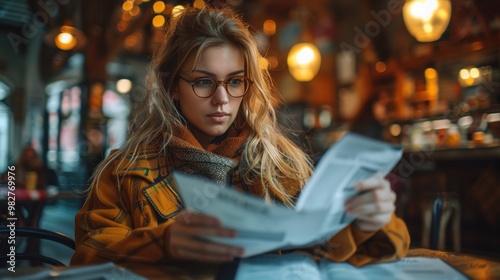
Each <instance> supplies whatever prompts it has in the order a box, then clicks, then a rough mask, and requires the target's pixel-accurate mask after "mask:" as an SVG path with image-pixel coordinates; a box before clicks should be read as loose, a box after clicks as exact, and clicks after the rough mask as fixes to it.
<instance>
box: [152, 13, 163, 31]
mask: <svg viewBox="0 0 500 280" xmlns="http://www.w3.org/2000/svg"><path fill="white" fill-rule="evenodd" d="M164 24H165V17H164V16H163V15H156V16H155V17H154V18H153V26H154V27H156V28H160V27H162V26H163V25H164Z"/></svg>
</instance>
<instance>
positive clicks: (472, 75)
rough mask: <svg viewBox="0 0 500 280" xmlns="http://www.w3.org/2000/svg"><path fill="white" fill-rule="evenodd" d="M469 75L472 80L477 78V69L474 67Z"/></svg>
mask: <svg viewBox="0 0 500 280" xmlns="http://www.w3.org/2000/svg"><path fill="white" fill-rule="evenodd" d="M469 73H470V77H471V78H473V79H477V78H479V69H477V68H476V67H474V68H472V69H470V71H469Z"/></svg>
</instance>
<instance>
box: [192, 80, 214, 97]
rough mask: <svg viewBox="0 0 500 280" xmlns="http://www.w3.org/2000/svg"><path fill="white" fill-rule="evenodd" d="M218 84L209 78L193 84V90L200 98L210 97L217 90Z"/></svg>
mask: <svg viewBox="0 0 500 280" xmlns="http://www.w3.org/2000/svg"><path fill="white" fill-rule="evenodd" d="M216 86H217V83H216V82H215V81H214V80H212V79H209V78H201V79H197V80H195V81H194V82H193V90H194V93H196V95H198V96H199V97H209V96H210V95H212V92H213V91H214V90H215V88H216Z"/></svg>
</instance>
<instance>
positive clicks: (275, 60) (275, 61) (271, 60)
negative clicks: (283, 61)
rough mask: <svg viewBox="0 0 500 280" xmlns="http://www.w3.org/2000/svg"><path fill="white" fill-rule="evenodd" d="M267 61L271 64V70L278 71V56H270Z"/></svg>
mask: <svg viewBox="0 0 500 280" xmlns="http://www.w3.org/2000/svg"><path fill="white" fill-rule="evenodd" d="M267 61H268V62H269V68H271V69H276V68H277V67H278V63H279V61H278V58H277V57H276V56H273V55H271V56H268V57H267Z"/></svg>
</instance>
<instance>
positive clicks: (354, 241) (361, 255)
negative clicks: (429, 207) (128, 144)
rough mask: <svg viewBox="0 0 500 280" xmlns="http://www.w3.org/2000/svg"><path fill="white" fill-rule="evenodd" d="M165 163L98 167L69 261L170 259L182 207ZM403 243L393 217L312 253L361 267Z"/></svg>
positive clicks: (400, 249)
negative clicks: (170, 233)
mask: <svg viewBox="0 0 500 280" xmlns="http://www.w3.org/2000/svg"><path fill="white" fill-rule="evenodd" d="M165 162H166V161H165V160H162V159H161V157H158V156H151V155H149V156H147V155H144V156H141V157H140V158H139V159H138V160H137V161H136V165H135V167H133V168H131V169H128V170H126V169H122V170H120V169H118V171H115V166H114V165H113V164H110V165H109V166H108V167H107V168H105V169H104V171H103V173H102V174H101V176H100V179H99V184H98V185H97V189H94V190H93V191H92V192H90V194H89V197H88V199H87V201H86V203H85V204H84V206H83V207H82V209H81V210H80V211H79V212H78V213H77V215H76V217H75V238H76V243H77V248H76V251H75V253H74V255H73V257H72V260H71V264H73V265H76V264H91V263H100V262H107V261H113V262H116V263H120V262H148V263H160V262H163V263H165V262H168V261H169V260H172V257H171V256H169V254H168V253H167V250H166V248H167V243H166V242H167V241H166V237H165V236H166V235H165V232H166V230H167V228H168V227H169V226H170V225H171V224H172V222H173V221H174V219H175V216H176V215H177V214H178V213H179V212H180V211H182V206H180V205H181V203H180V199H179V194H178V193H177V191H176V188H175V184H174V182H173V180H172V177H171V175H169V172H168V168H167V167H166V163H165ZM117 175H118V176H117ZM117 186H120V189H119V188H118V187H117ZM409 244H410V238H409V234H408V231H407V228H406V225H405V223H404V222H403V221H402V220H400V219H399V218H397V217H396V216H393V217H392V220H391V221H390V223H389V224H387V225H386V226H385V227H384V228H383V229H382V230H380V231H377V232H363V231H361V230H359V229H357V227H355V226H348V227H347V228H345V229H344V230H342V231H341V232H340V233H338V234H337V235H336V236H334V237H333V238H331V240H330V241H329V242H328V243H327V244H326V245H323V246H318V247H317V248H316V250H315V252H316V253H317V254H319V255H320V256H322V257H326V258H328V259H330V260H332V261H336V262H342V261H348V262H350V263H352V264H354V265H363V264H366V263H372V262H377V261H389V260H395V259H399V258H402V257H404V256H405V255H406V253H407V251H408V247H409Z"/></svg>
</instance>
